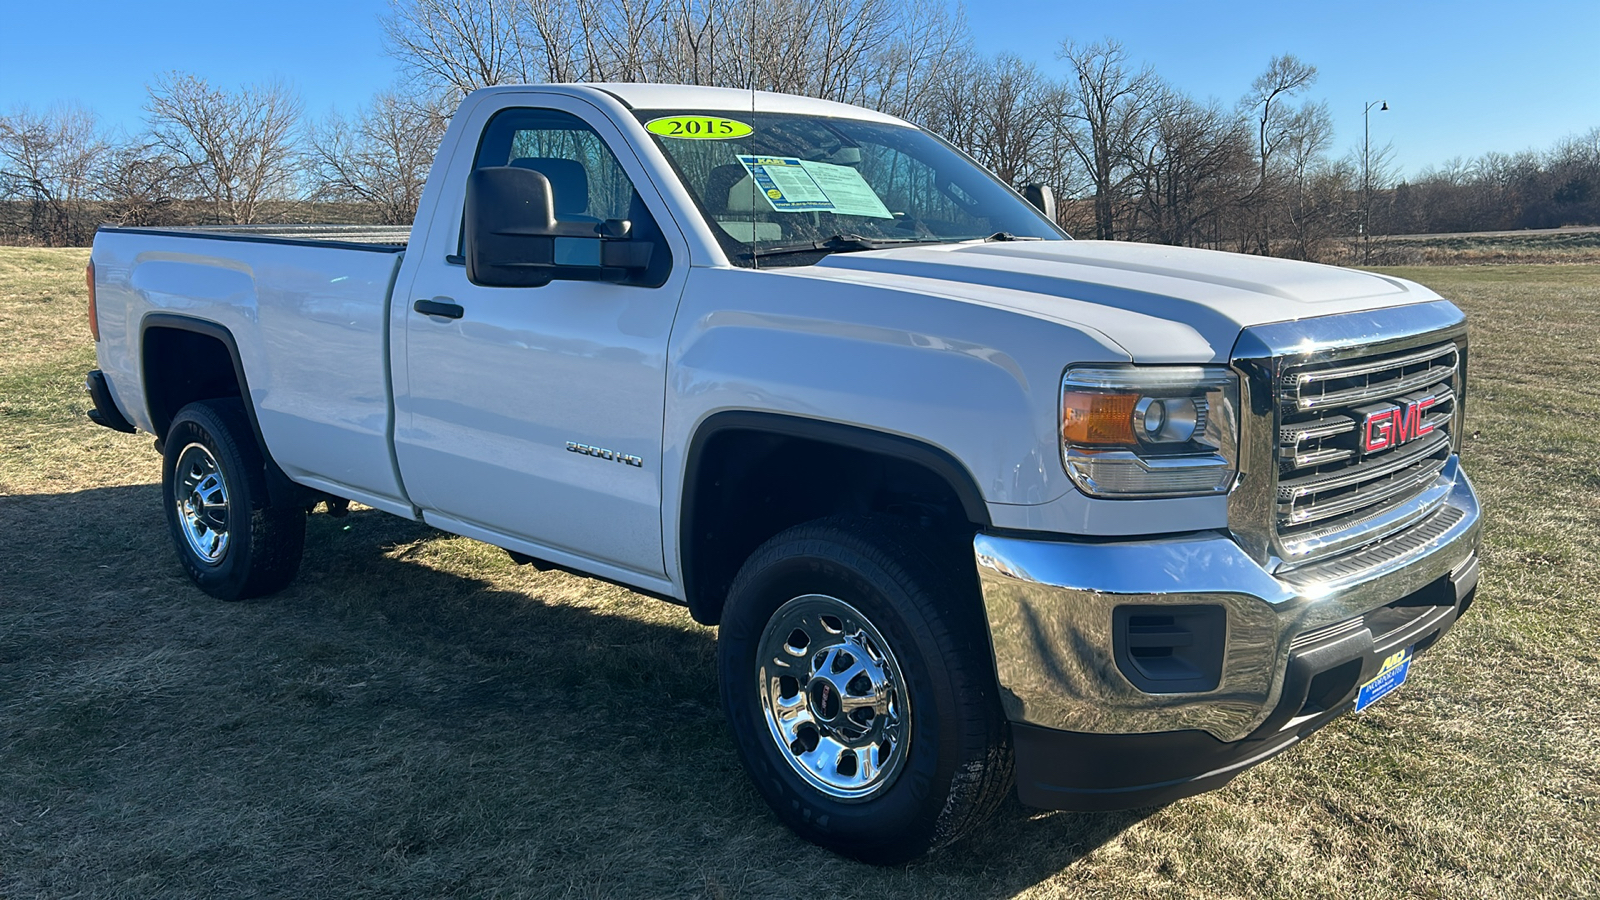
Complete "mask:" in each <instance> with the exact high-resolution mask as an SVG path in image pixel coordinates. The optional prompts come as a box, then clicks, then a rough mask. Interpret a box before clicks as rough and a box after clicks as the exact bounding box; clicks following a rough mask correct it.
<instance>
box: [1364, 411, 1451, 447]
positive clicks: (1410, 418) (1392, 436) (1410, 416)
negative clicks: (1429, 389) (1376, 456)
mask: <svg viewBox="0 0 1600 900" xmlns="http://www.w3.org/2000/svg"><path fill="white" fill-rule="evenodd" d="M1438 402H1439V398H1437V397H1423V398H1422V399H1420V400H1407V401H1406V402H1405V405H1404V406H1396V405H1395V404H1392V403H1384V404H1379V405H1376V406H1363V407H1362V408H1361V409H1358V410H1356V412H1358V413H1361V452H1362V453H1377V452H1378V451H1380V450H1387V449H1389V448H1390V447H1398V446H1400V445H1401V444H1404V443H1406V442H1407V441H1414V440H1416V439H1417V438H1419V437H1422V436H1423V435H1425V434H1432V433H1433V429H1434V426H1432V425H1429V424H1428V423H1427V422H1425V421H1424V419H1425V418H1426V417H1427V414H1428V410H1429V409H1431V408H1432V407H1433V405H1434V404H1436V403H1438Z"/></svg>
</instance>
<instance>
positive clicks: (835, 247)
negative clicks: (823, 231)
mask: <svg viewBox="0 0 1600 900" xmlns="http://www.w3.org/2000/svg"><path fill="white" fill-rule="evenodd" d="M938 243H943V241H941V240H939V239H938V238H934V239H931V240H930V239H928V238H869V237H862V236H861V235H859V234H836V235H834V236H833V237H830V238H824V239H822V240H820V241H809V242H807V243H804V244H791V245H789V246H787V247H768V248H766V249H764V250H751V251H750V255H751V256H753V257H755V258H756V259H767V258H769V257H773V256H792V255H794V254H797V253H854V252H856V251H859V250H888V249H891V248H894V247H904V246H905V245H907V244H938Z"/></svg>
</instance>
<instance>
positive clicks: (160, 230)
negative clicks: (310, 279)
mask: <svg viewBox="0 0 1600 900" xmlns="http://www.w3.org/2000/svg"><path fill="white" fill-rule="evenodd" d="M100 230H101V231H103V232H106V231H109V232H120V233H128V234H160V235H167V236H169V237H202V238H210V239H213V240H222V241H257V242H262V243H273V244H295V245H302V246H319V247H327V246H332V247H342V248H345V249H349V250H370V251H373V252H377V253H397V252H399V251H401V250H404V249H405V248H406V242H407V241H408V240H410V238H411V226H410V225H171V226H154V227H122V226H112V225H107V226H103V227H101V228H100Z"/></svg>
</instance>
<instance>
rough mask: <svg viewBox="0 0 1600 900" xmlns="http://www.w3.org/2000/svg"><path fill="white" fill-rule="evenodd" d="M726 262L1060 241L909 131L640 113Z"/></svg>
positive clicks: (998, 190)
mask: <svg viewBox="0 0 1600 900" xmlns="http://www.w3.org/2000/svg"><path fill="white" fill-rule="evenodd" d="M635 115H637V116H638V117H639V120H640V121H641V122H642V123H644V125H645V128H646V130H648V131H649V132H650V133H651V135H652V136H653V137H654V138H655V141H656V143H657V144H659V145H660V147H661V149H662V150H663V151H665V152H666V155H667V158H668V159H669V160H671V161H672V164H673V166H674V167H675V168H676V169H677V171H678V176H679V177H680V178H681V179H682V180H683V183H684V186H685V187H687V188H688V189H689V193H690V194H692V195H693V196H694V199H695V202H696V203H697V204H698V205H699V207H700V212H701V213H702V214H703V215H704V216H705V218H706V221H707V222H708V223H709V224H710V225H711V230H712V231H713V232H714V233H715V234H716V236H717V239H718V240H719V241H720V242H721V243H722V246H723V249H724V250H725V251H726V252H727V254H728V258H729V259H730V260H732V261H733V262H734V263H735V264H736V265H741V266H752V265H755V266H762V267H765V266H780V265H808V264H810V263H814V262H816V261H817V260H818V259H819V258H821V256H823V255H824V254H827V253H831V252H839V251H847V250H871V249H878V248H880V247H886V246H898V245H902V244H911V243H924V242H926V243H943V242H949V241H970V240H981V239H984V238H989V237H994V236H997V235H999V236H1001V237H1002V238H1003V239H1030V238H1032V239H1043V240H1061V239H1063V238H1064V235H1063V234H1062V232H1061V231H1060V230H1058V229H1057V228H1055V227H1054V226H1053V225H1051V224H1050V223H1049V222H1048V221H1046V219H1045V218H1044V217H1043V216H1042V215H1041V214H1040V213H1039V212H1038V210H1036V209H1035V208H1034V207H1033V206H1032V205H1030V204H1029V203H1028V202H1027V201H1025V200H1023V199H1022V198H1020V197H1019V196H1017V195H1016V194H1015V193H1013V192H1012V191H1010V190H1009V189H1007V188H1006V187H1005V186H1004V185H1002V184H1001V183H1000V182H999V181H997V180H995V178H994V177H993V176H991V175H990V174H989V173H988V172H986V171H984V170H983V169H982V168H981V167H979V166H977V165H976V164H974V163H973V162H971V161H970V160H968V159H967V158H966V157H965V156H962V155H961V154H960V153H959V152H957V151H956V150H955V149H953V148H952V147H951V146H950V145H948V144H946V143H945V142H943V141H941V140H939V139H938V138H936V137H934V136H933V135H931V134H928V133H927V132H924V131H920V130H918V129H915V128H910V127H906V126H903V125H890V124H885V123H880V122H864V121H860V120H857V119H838V118H832V117H827V116H809V115H790V114H777V113H760V112H758V113H754V114H752V113H733V112H727V111H720V112H706V111H693V110H689V111H684V110H638V111H635Z"/></svg>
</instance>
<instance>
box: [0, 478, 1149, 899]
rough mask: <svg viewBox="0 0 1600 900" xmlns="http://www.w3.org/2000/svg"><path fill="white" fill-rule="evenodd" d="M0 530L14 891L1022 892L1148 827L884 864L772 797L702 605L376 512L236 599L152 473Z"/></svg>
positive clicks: (970, 842)
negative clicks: (279, 583) (192, 580)
mask: <svg viewBox="0 0 1600 900" xmlns="http://www.w3.org/2000/svg"><path fill="white" fill-rule="evenodd" d="M0 533H4V534H7V535H10V536H11V537H10V538H9V539H8V544H9V545H10V551H11V552H9V553H8V554H7V556H6V559H5V561H4V562H0V588H3V593H4V594H5V595H6V596H7V597H9V598H12V600H8V601H7V602H6V603H4V604H0V661H3V662H4V663H5V665H4V666H0V682H9V683H10V687H12V688H15V690H10V691H6V692H4V694H3V696H5V697H6V699H4V700H0V704H3V708H0V712H3V713H4V714H5V716H6V717H7V721H8V723H9V724H8V726H7V731H8V732H9V734H10V735H11V738H10V739H9V740H7V741H4V742H0V798H9V799H0V818H3V819H4V820H6V821H9V822H20V823H24V824H22V825H21V826H20V827H17V828H10V829H7V833H8V835H9V836H8V837H0V856H3V857H5V858H8V859H10V860H12V861H13V865H12V867H11V870H10V872H9V873H8V874H6V875H4V876H0V892H5V893H12V892H15V893H16V894H17V895H26V894H30V893H39V892H43V893H51V892H60V891H61V890H64V889H65V888H66V887H68V886H71V887H73V888H74V889H76V890H80V891H83V892H86V893H90V894H99V895H107V894H120V893H151V892H155V893H168V894H184V893H193V894H204V895H208V896H222V895H229V894H234V893H249V892H251V890H252V887H251V886H265V887H267V889H268V890H269V892H271V893H286V894H294V895H297V896H308V897H309V896H346V895H349V894H350V893H353V892H376V893H399V894H409V895H418V896H420V895H447V894H458V893H465V894H479V893H499V892H504V893H507V894H511V895H548V894H556V895H561V894H563V893H568V892H573V893H576V894H578V895H595V896H629V895H637V896H665V895H718V896H767V895H770V894H771V892H772V889H773V886H774V885H782V886H783V887H782V891H781V893H786V894H790V893H792V894H795V895H798V894H801V893H814V892H816V891H819V890H820V891H823V892H824V893H828V892H832V891H836V890H837V889H838V886H839V881H838V878H839V875H840V871H841V867H843V868H844V869H847V870H849V873H850V874H849V875H848V877H847V880H848V882H849V883H851V884H852V885H856V886H859V887H861V888H862V890H863V891H869V892H871V893H874V894H881V895H885V896H892V895H918V896H962V897H1005V896H1011V895H1013V894H1015V893H1017V892H1018V891H1020V890H1023V889H1025V888H1027V887H1029V886H1031V885H1033V884H1036V883H1038V882H1040V881H1043V880H1045V879H1047V878H1049V877H1051V876H1052V875H1055V874H1057V873H1059V872H1060V871H1061V870H1062V869H1064V868H1067V867H1069V866H1071V865H1072V864H1073V863H1074V862H1075V861H1077V860H1078V859H1079V858H1081V857H1082V856H1084V855H1086V854H1088V853H1090V852H1092V851H1093V850H1094V849H1095V848H1097V847H1099V846H1101V845H1102V844H1104V843H1106V842H1108V841H1110V840H1112V839H1114V838H1115V837H1116V836H1117V835H1118V834H1120V833H1121V832H1122V831H1123V830H1124V829H1126V828H1128V827H1130V826H1131V825H1133V824H1135V823H1136V822H1138V821H1140V820H1141V818H1143V817H1144V816H1145V815H1148V811H1146V812H1143V813H1141V812H1134V813H1121V814H1108V815H1076V814H1043V813H1039V812H1038V811H1032V810H1027V809H1025V808H1024V807H1021V806H1020V805H1018V804H1016V803H1015V801H1014V800H1013V801H1012V802H1010V803H1009V804H1008V806H1007V807H1006V808H1005V809H1004V810H1003V811H1002V814H1001V815H1000V816H999V817H998V818H997V819H996V820H995V821H994V822H993V823H992V824H991V825H990V826H988V827H987V828H986V829H984V830H983V831H982V832H981V833H980V834H978V835H975V836H973V837H970V838H968V839H966V840H964V841H963V842H961V843H959V844H957V845H956V846H953V847H951V848H948V849H946V850H945V851H943V852H942V853H941V854H939V855H937V856H935V857H933V858H931V859H929V860H926V861H923V862H920V863H917V864H914V865H912V866H910V867H907V868H905V869H899V870H884V869H874V868H871V867H867V866H861V865H857V864H854V863H849V862H845V861H842V860H840V859H839V858H837V857H835V856H833V855H832V854H829V853H827V852H826V851H823V850H820V849H818V848H815V847H812V846H810V845H808V844H805V843H803V842H801V841H800V840H799V839H797V838H795V837H793V836H792V835H791V834H790V833H789V832H788V831H787V830H785V829H784V828H783V827H782V826H780V825H778V824H777V822H776V821H775V820H774V819H773V818H772V816H771V815H770V814H769V813H768V811H767V810H766V808H765V806H764V805H763V804H762V802H761V801H760V799H759V797H758V796H757V795H756V794H755V792H754V790H753V789H752V788H751V787H750V785H749V784H748V782H747V781H746V780H745V777H744V774H743V772H742V770H741V769H740V768H739V765H738V761H737V757H736V755H735V751H734V748H733V745H732V739H731V735H730V733H729V732H728V730H727V728H726V725H725V723H724V720H723V717H722V712H721V708H720V704H719V700H718V694H717V685H716V679H715V666H714V658H715V650H714V630H712V629H708V628H703V627H701V626H698V625H695V624H694V623H693V622H692V621H691V620H690V619H689V617H688V614H687V612H686V611H684V610H682V609H679V608H676V607H672V606H670V605H667V604H663V603H661V602H659V601H656V600H652V599H649V598H644V597H640V596H638V595H636V594H633V593H631V592H629V591H627V590H625V589H623V588H620V587H616V586H613V585H607V584H603V583H601V582H597V581H593V580H588V579H583V578H580V577H577V576H573V575H569V574H566V573H562V572H538V571H534V570H532V569H530V568H528V567H518V566H514V565H512V564H511V563H510V562H509V561H508V560H507V559H506V558H505V556H504V554H503V553H501V552H500V551H498V550H494V549H493V548H489V547H487V546H486V545H482V544H478V543H475V542H471V541H468V540H466V539H460V538H453V537H450V536H448V535H444V534H442V533H440V532H438V531H435V530H433V529H430V528H427V527H426V526H422V525H419V524H417V523H414V522H407V521H404V520H401V519H397V518H393V517H390V516H386V515H383V514H380V513H376V512H371V511H357V512H354V513H352V514H351V515H350V516H348V517H347V518H344V519H335V518H332V517H330V516H327V515H320V514H319V515H316V516H313V517H312V518H311V520H310V523H309V530H308V534H307V545H306V547H307V549H306V557H305V562H304V565H303V568H302V571H301V577H300V579H299V580H298V581H297V582H296V583H295V584H294V585H292V586H291V587H290V588H288V589H287V590H285V591H283V592H282V593H280V594H278V595H276V596H274V597H271V598H265V599H262V600H257V601H249V602H245V603H237V604H228V603H221V602H218V601H215V600H212V599H211V598H209V597H206V596H204V595H203V594H201V593H200V592H199V591H197V590H195V589H194V588H192V587H191V586H190V585H189V582H188V580H187V579H186V578H185V577H184V575H183V573H182V572H181V570H180V569H179V567H178V565H177V562H176V559H175V557H174V555H173V553H172V550H171V548H170V546H169V545H168V541H167V535H166V528H165V523H164V522H163V520H162V518H161V511H160V491H159V488H158V487H156V486H153V485H140V486H133V487H115V488H104V489H97V490H89V491H82V492H77V493H70V494H62V495H51V496H42V495H35V496H23V497H11V498H6V499H5V501H4V503H0ZM85 560H89V561H91V563H90V565H89V566H85ZM85 834H92V835H95V836H96V837H95V839H94V840H92V841H85V840H82V839H81V838H80V836H81V835H85ZM52 886H54V887H52Z"/></svg>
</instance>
